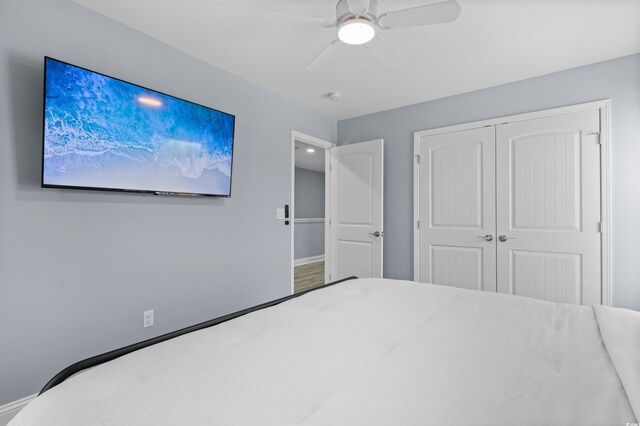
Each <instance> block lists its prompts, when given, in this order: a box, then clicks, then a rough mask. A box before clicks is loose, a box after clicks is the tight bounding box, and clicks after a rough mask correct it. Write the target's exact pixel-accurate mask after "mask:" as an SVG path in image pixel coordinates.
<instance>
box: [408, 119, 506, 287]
mask: <svg viewBox="0 0 640 426" xmlns="http://www.w3.org/2000/svg"><path fill="white" fill-rule="evenodd" d="M416 154H418V158H417V161H418V164H417V166H416V167H417V179H416V184H417V188H416V195H417V197H418V200H419V203H418V205H417V218H416V219H417V220H419V225H418V226H419V229H418V230H417V234H416V237H417V242H416V244H417V247H416V248H417V251H418V253H419V258H416V278H415V279H416V280H417V281H420V282H427V283H433V284H441V285H449V286H454V287H461V288H469V289H477V290H487V291H494V292H495V291H496V249H495V225H496V221H495V167H494V165H495V127H494V126H490V127H481V128H476V129H471V130H463V131H458V132H453V133H445V134H437V135H430V136H421V137H420V138H419V139H418V140H417V141H416Z"/></svg>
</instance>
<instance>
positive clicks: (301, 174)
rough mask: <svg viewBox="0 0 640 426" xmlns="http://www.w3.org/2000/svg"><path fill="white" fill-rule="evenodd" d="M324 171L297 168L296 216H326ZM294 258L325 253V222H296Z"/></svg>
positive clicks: (297, 217)
mask: <svg viewBox="0 0 640 426" xmlns="http://www.w3.org/2000/svg"><path fill="white" fill-rule="evenodd" d="M324 178H325V176H324V173H323V172H316V171H314V170H306V169H301V168H299V167H296V168H295V217H296V219H299V218H324V195H325V192H324ZM294 237H295V238H294V258H295V259H304V258H307V257H312V256H319V255H322V254H324V222H313V223H305V222H296V225H295V236H294Z"/></svg>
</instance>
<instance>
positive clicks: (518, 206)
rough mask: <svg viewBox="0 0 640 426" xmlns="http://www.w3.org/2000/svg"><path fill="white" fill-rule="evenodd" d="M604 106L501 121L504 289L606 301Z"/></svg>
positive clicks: (500, 210)
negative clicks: (603, 277)
mask: <svg viewBox="0 0 640 426" xmlns="http://www.w3.org/2000/svg"><path fill="white" fill-rule="evenodd" d="M599 131H600V118H599V112H598V111H587V112H580V113H573V114H565V115H559V116H554V117H548V118H541V119H535V120H527V121H521V122H516V123H510V124H505V125H500V126H497V145H496V171H497V179H496V182H497V186H496V188H497V192H496V197H497V200H496V206H497V233H498V235H504V238H508V239H507V240H506V241H504V242H503V241H500V240H499V239H498V241H497V242H496V244H497V265H498V268H497V270H498V283H497V284H498V291H499V292H502V293H510V294H516V295H520V296H527V297H532V298H535V299H541V300H548V301H551V302H566V303H578V304H599V303H601V300H602V298H601V258H600V253H601V238H600V230H599V225H600V146H599V139H598V135H597V134H595V132H599Z"/></svg>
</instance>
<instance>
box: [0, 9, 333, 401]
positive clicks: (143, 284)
mask: <svg viewBox="0 0 640 426" xmlns="http://www.w3.org/2000/svg"><path fill="white" fill-rule="evenodd" d="M0 43H2V44H1V45H0V405H2V404H4V403H7V402H9V401H13V400H16V399H18V398H20V397H23V396H26V395H30V394H33V393H35V392H37V391H38V390H39V389H40V388H41V387H42V386H43V385H44V384H45V382H46V381H47V380H48V379H49V378H51V377H52V376H53V375H54V374H55V373H57V372H58V371H59V370H61V369H62V368H64V367H66V366H67V365H69V364H71V363H73V362H75V361H77V360H80V359H83V358H86V357H88V356H91V355H95V354H98V353H102V352H105V351H107V350H110V349H114V348H116V347H120V346H123V345H127V344H130V343H133V342H136V341H140V340H143V339H147V338H150V337H153V336H155V335H158V334H162V333H166V332H168V331H172V330H175V329H178V328H181V327H184V326H187V325H190V324H194V323H197V322H200V321H204V320H207V319H210V318H213V317H216V316H219V315H222V314H225V313H228V312H232V311H235V310H238V309H241V308H244V307H247V306H251V305H254V304H257V303H260V302H263V301H266V300H270V299H274V298H277V297H280V296H284V295H287V294H289V293H290V267H291V266H290V260H289V259H290V240H289V238H290V234H289V228H288V227H286V226H283V223H282V221H280V220H276V219H275V210H276V208H277V207H281V206H282V205H284V204H286V203H288V202H289V200H290V196H291V194H290V188H291V162H290V161H291V154H290V152H291V130H292V129H295V130H298V131H301V132H304V133H306V134H310V135H314V136H317V137H319V138H322V139H325V140H335V136H336V135H335V133H336V122H335V120H333V119H330V118H326V117H324V116H321V115H320V114H317V113H315V112H312V111H310V110H307V109H305V108H302V107H300V106H299V105H295V104H293V103H292V102H290V101H288V100H286V99H284V98H281V97H279V96H277V95H275V94H274V93H272V92H269V91H267V90H265V89H262V88H260V87H258V86H256V85H254V84H251V83H249V82H247V81H244V80H242V79H240V78H238V77H236V76H233V75H231V74H229V73H227V72H224V71H222V70H220V69H218V68H216V67H213V66H211V65H208V64H206V63H204V62H202V61H199V60H197V59H195V58H193V57H191V56H188V55H186V54H184V53H181V52H179V51H176V50H174V49H172V48H170V47H168V46H166V45H164V44H162V43H160V42H158V41H155V40H153V39H151V38H149V37H146V36H144V35H142V34H141V33H138V32H136V31H134V30H131V29H129V28H127V27H125V26H123V25H120V24H118V23H116V22H114V21H112V20H110V19H107V18H104V17H102V16H100V15H98V14H95V13H93V12H91V11H89V10H87V9H84V8H82V7H81V6H78V5H76V4H75V3H72V2H70V1H67V0H1V1H0ZM44 55H49V56H52V57H55V58H59V59H62V60H65V61H68V62H71V63H74V64H78V65H81V66H84V67H87V68H90V69H94V70H96V71H100V72H103V73H106V74H109V75H113V76H116V77H120V78H122V79H125V80H128V81H131V82H135V83H138V84H142V85H144V86H147V87H150V88H154V89H157V90H160V91H163V92H166V93H169V94H172V95H175V96H178V97H181V98H185V99H188V100H191V101H194V102H198V103H201V104H204V105H207V106H210V107H213V108H217V109H220V110H223V111H226V112H229V113H232V114H235V115H236V117H237V121H236V145H235V152H234V164H233V166H234V170H233V188H232V197H231V198H230V199H203V198H198V199H185V198H171V197H156V196H152V195H135V194H118V193H108V192H106V193H105V192H90V191H70V190H55V189H41V188H40V161H41V143H42V142H41V137H42V134H41V119H42V112H41V109H42V80H43V75H42V71H43V70H42V62H43V56H44ZM249 265H251V266H250V267H248V266H249ZM147 309H154V310H155V322H156V324H155V326H154V327H151V328H147V329H143V328H142V312H143V311H144V310H147Z"/></svg>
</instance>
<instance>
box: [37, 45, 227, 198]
mask: <svg viewBox="0 0 640 426" xmlns="http://www.w3.org/2000/svg"><path fill="white" fill-rule="evenodd" d="M47 59H50V60H53V61H56V62H60V63H62V64H65V65H69V66H72V67H75V68H79V69H81V70H84V71H88V72H90V73H94V74H98V75H101V76H104V77H107V78H111V79H113V80H117V81H120V82H122V83H126V84H130V85H132V86H136V87H140V88H141V89H145V90H149V91H152V92H155V93H158V94H160V95H164V96H168V97H170V98H173V99H177V100H179V101H182V102H187V103H190V104H193V105H197V106H199V107H202V108H207V109H210V110H212V111H216V112H219V113H221V114H226V115H230V116H231V117H233V129H232V132H231V135H232V139H231V140H232V143H231V168H230V176H229V194H228V195H227V194H204V193H197V192H171V191H156V190H152V189H123V188H102V187H97V186H72V185H52V184H46V183H44V145H45V121H46V110H45V106H46V100H47ZM43 61H44V72H43V80H44V81H43V86H42V157H41V162H40V187H41V188H53V189H75V190H84V191H109V192H120V193H134V194H153V195H175V196H186V197H208V198H231V190H232V188H233V158H234V156H233V151H234V148H235V145H236V134H235V133H236V116H235V115H234V114H229V113H228V112H224V111H221V110H219V109H215V108H211V107H208V106H206V105H202V104H199V103H197V102H192V101H188V100H186V99H183V98H179V97H177V96H173V95H170V94H168V93H164V92H161V91H158V90H155V89H150V88H148V87H146V86H142V85H140V84H136V83H132V82H130V81H127V80H123V79H121V78H117V77H112V76H110V75H108V74H104V73H101V72H97V71H93V70H90V69H88V68H84V67H81V66H78V65H75V64H72V63H70V62H66V61H62V60H60V59H56V58H53V57H51V56H46V55H45V57H44V60H43Z"/></svg>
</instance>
